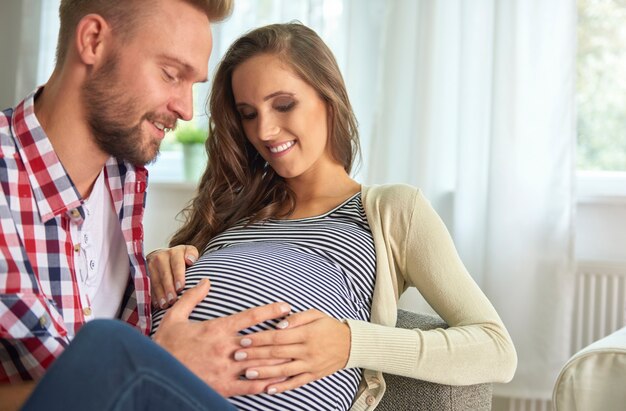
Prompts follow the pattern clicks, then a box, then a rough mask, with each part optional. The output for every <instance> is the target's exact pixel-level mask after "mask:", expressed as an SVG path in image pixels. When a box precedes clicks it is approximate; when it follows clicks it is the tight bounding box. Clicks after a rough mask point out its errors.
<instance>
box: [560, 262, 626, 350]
mask: <svg viewBox="0 0 626 411" xmlns="http://www.w3.org/2000/svg"><path fill="white" fill-rule="evenodd" d="M574 307H575V312H574V324H573V327H572V328H573V330H572V332H573V333H572V354H573V353H575V352H577V351H579V350H580V349H582V348H584V347H586V346H588V345H589V344H591V343H592V342H594V341H597V340H599V339H600V338H602V337H605V336H607V335H609V334H611V333H612V332H614V331H617V330H618V329H620V328H622V327H623V326H624V325H626V263H609V262H594V261H583V262H579V263H578V276H577V285H576V299H575V301H574Z"/></svg>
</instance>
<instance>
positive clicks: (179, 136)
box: [176, 124, 208, 182]
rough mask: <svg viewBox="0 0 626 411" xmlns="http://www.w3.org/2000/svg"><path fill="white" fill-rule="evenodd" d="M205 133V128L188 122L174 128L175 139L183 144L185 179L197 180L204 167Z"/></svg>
mask: <svg viewBox="0 0 626 411" xmlns="http://www.w3.org/2000/svg"><path fill="white" fill-rule="evenodd" d="M207 135H208V133H207V131H206V130H204V129H201V128H197V127H195V126H193V125H189V124H188V125H185V126H182V127H180V128H178V129H176V140H177V141H178V142H179V143H180V144H182V146H183V170H184V175H185V180H187V181H194V182H196V181H198V180H199V179H200V176H202V172H203V171H204V169H205V167H206V162H207V156H206V150H205V148H204V143H205V142H206V139H207Z"/></svg>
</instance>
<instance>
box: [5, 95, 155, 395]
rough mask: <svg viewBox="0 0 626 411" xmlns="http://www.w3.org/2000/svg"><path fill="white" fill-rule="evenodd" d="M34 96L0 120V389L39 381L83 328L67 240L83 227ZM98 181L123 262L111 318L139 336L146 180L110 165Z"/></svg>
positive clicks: (145, 286)
mask: <svg viewBox="0 0 626 411" xmlns="http://www.w3.org/2000/svg"><path fill="white" fill-rule="evenodd" d="M34 98H35V93H33V94H31V95H30V96H29V97H27V98H26V100H24V101H23V102H21V103H20V104H19V105H18V106H17V107H16V108H15V109H8V110H6V111H4V112H3V113H0V184H1V185H2V195H0V228H1V231H0V254H1V255H0V383H6V382H17V381H21V380H31V379H37V378H39V377H41V376H42V374H43V373H44V371H45V370H46V369H47V368H48V367H49V366H50V364H51V363H52V362H53V361H54V359H55V358H56V357H58V356H59V355H60V354H61V352H62V351H63V349H64V348H65V347H66V346H67V345H68V344H69V342H70V340H71V338H72V337H73V336H74V335H75V334H76V332H77V331H78V330H79V329H80V327H81V326H82V325H83V324H84V323H85V316H84V314H83V308H84V307H83V306H82V304H81V298H80V291H79V289H78V287H79V285H78V282H77V277H76V272H75V264H74V258H77V255H78V254H77V253H76V252H75V248H74V244H72V239H71V236H70V228H71V225H78V227H80V225H81V224H82V222H83V219H84V216H85V214H84V211H83V208H82V202H83V200H82V199H81V197H80V195H79V193H78V191H77V190H76V188H75V187H74V184H73V183H72V181H71V180H70V177H69V176H68V175H67V173H66V172H65V169H64V168H63V165H62V164H61V162H60V161H59V158H58V157H57V156H56V154H55V152H54V149H53V148H52V145H51V143H50V140H49V139H48V137H47V136H46V134H45V133H44V131H43V130H42V128H41V125H40V124H39V122H38V120H37V118H36V117H35V113H34ZM84 161H89V159H87V158H86V159H84ZM104 173H105V181H106V186H107V188H108V191H109V192H110V194H111V198H112V200H113V204H114V205H115V210H116V213H117V215H118V216H119V219H120V225H121V229H122V233H123V235H124V239H125V240H126V248H127V251H128V258H129V260H130V275H129V281H128V287H127V289H126V292H125V294H124V298H123V303H122V309H121V310H120V316H121V319H122V320H124V321H126V322H128V323H130V324H131V325H134V326H135V327H137V328H138V329H140V330H141V331H142V332H143V333H145V334H147V333H148V332H149V328H150V323H151V320H150V295H149V290H150V285H149V280H148V276H147V272H146V262H145V257H144V255H143V228H142V217H143V210H144V203H145V194H146V193H145V191H146V183H147V177H148V173H147V171H146V169H145V168H144V167H134V166H132V165H130V164H127V163H121V162H119V161H117V160H116V159H115V158H111V159H109V161H107V163H106V165H105V168H104ZM75 254H76V257H75ZM85 308H86V307H85ZM96 355H97V354H96Z"/></svg>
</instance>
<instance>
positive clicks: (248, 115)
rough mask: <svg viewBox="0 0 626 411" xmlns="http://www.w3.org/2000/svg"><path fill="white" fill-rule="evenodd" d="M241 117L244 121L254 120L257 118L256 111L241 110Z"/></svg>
mask: <svg viewBox="0 0 626 411" xmlns="http://www.w3.org/2000/svg"><path fill="white" fill-rule="evenodd" d="M239 116H240V117H241V119H242V120H254V119H255V118H256V111H253V110H239Z"/></svg>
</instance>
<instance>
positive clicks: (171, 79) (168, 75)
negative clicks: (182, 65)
mask: <svg viewBox="0 0 626 411" xmlns="http://www.w3.org/2000/svg"><path fill="white" fill-rule="evenodd" d="M163 76H164V77H165V79H166V80H167V81H170V82H174V81H176V77H174V76H172V75H171V74H170V73H168V71H167V70H163Z"/></svg>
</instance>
